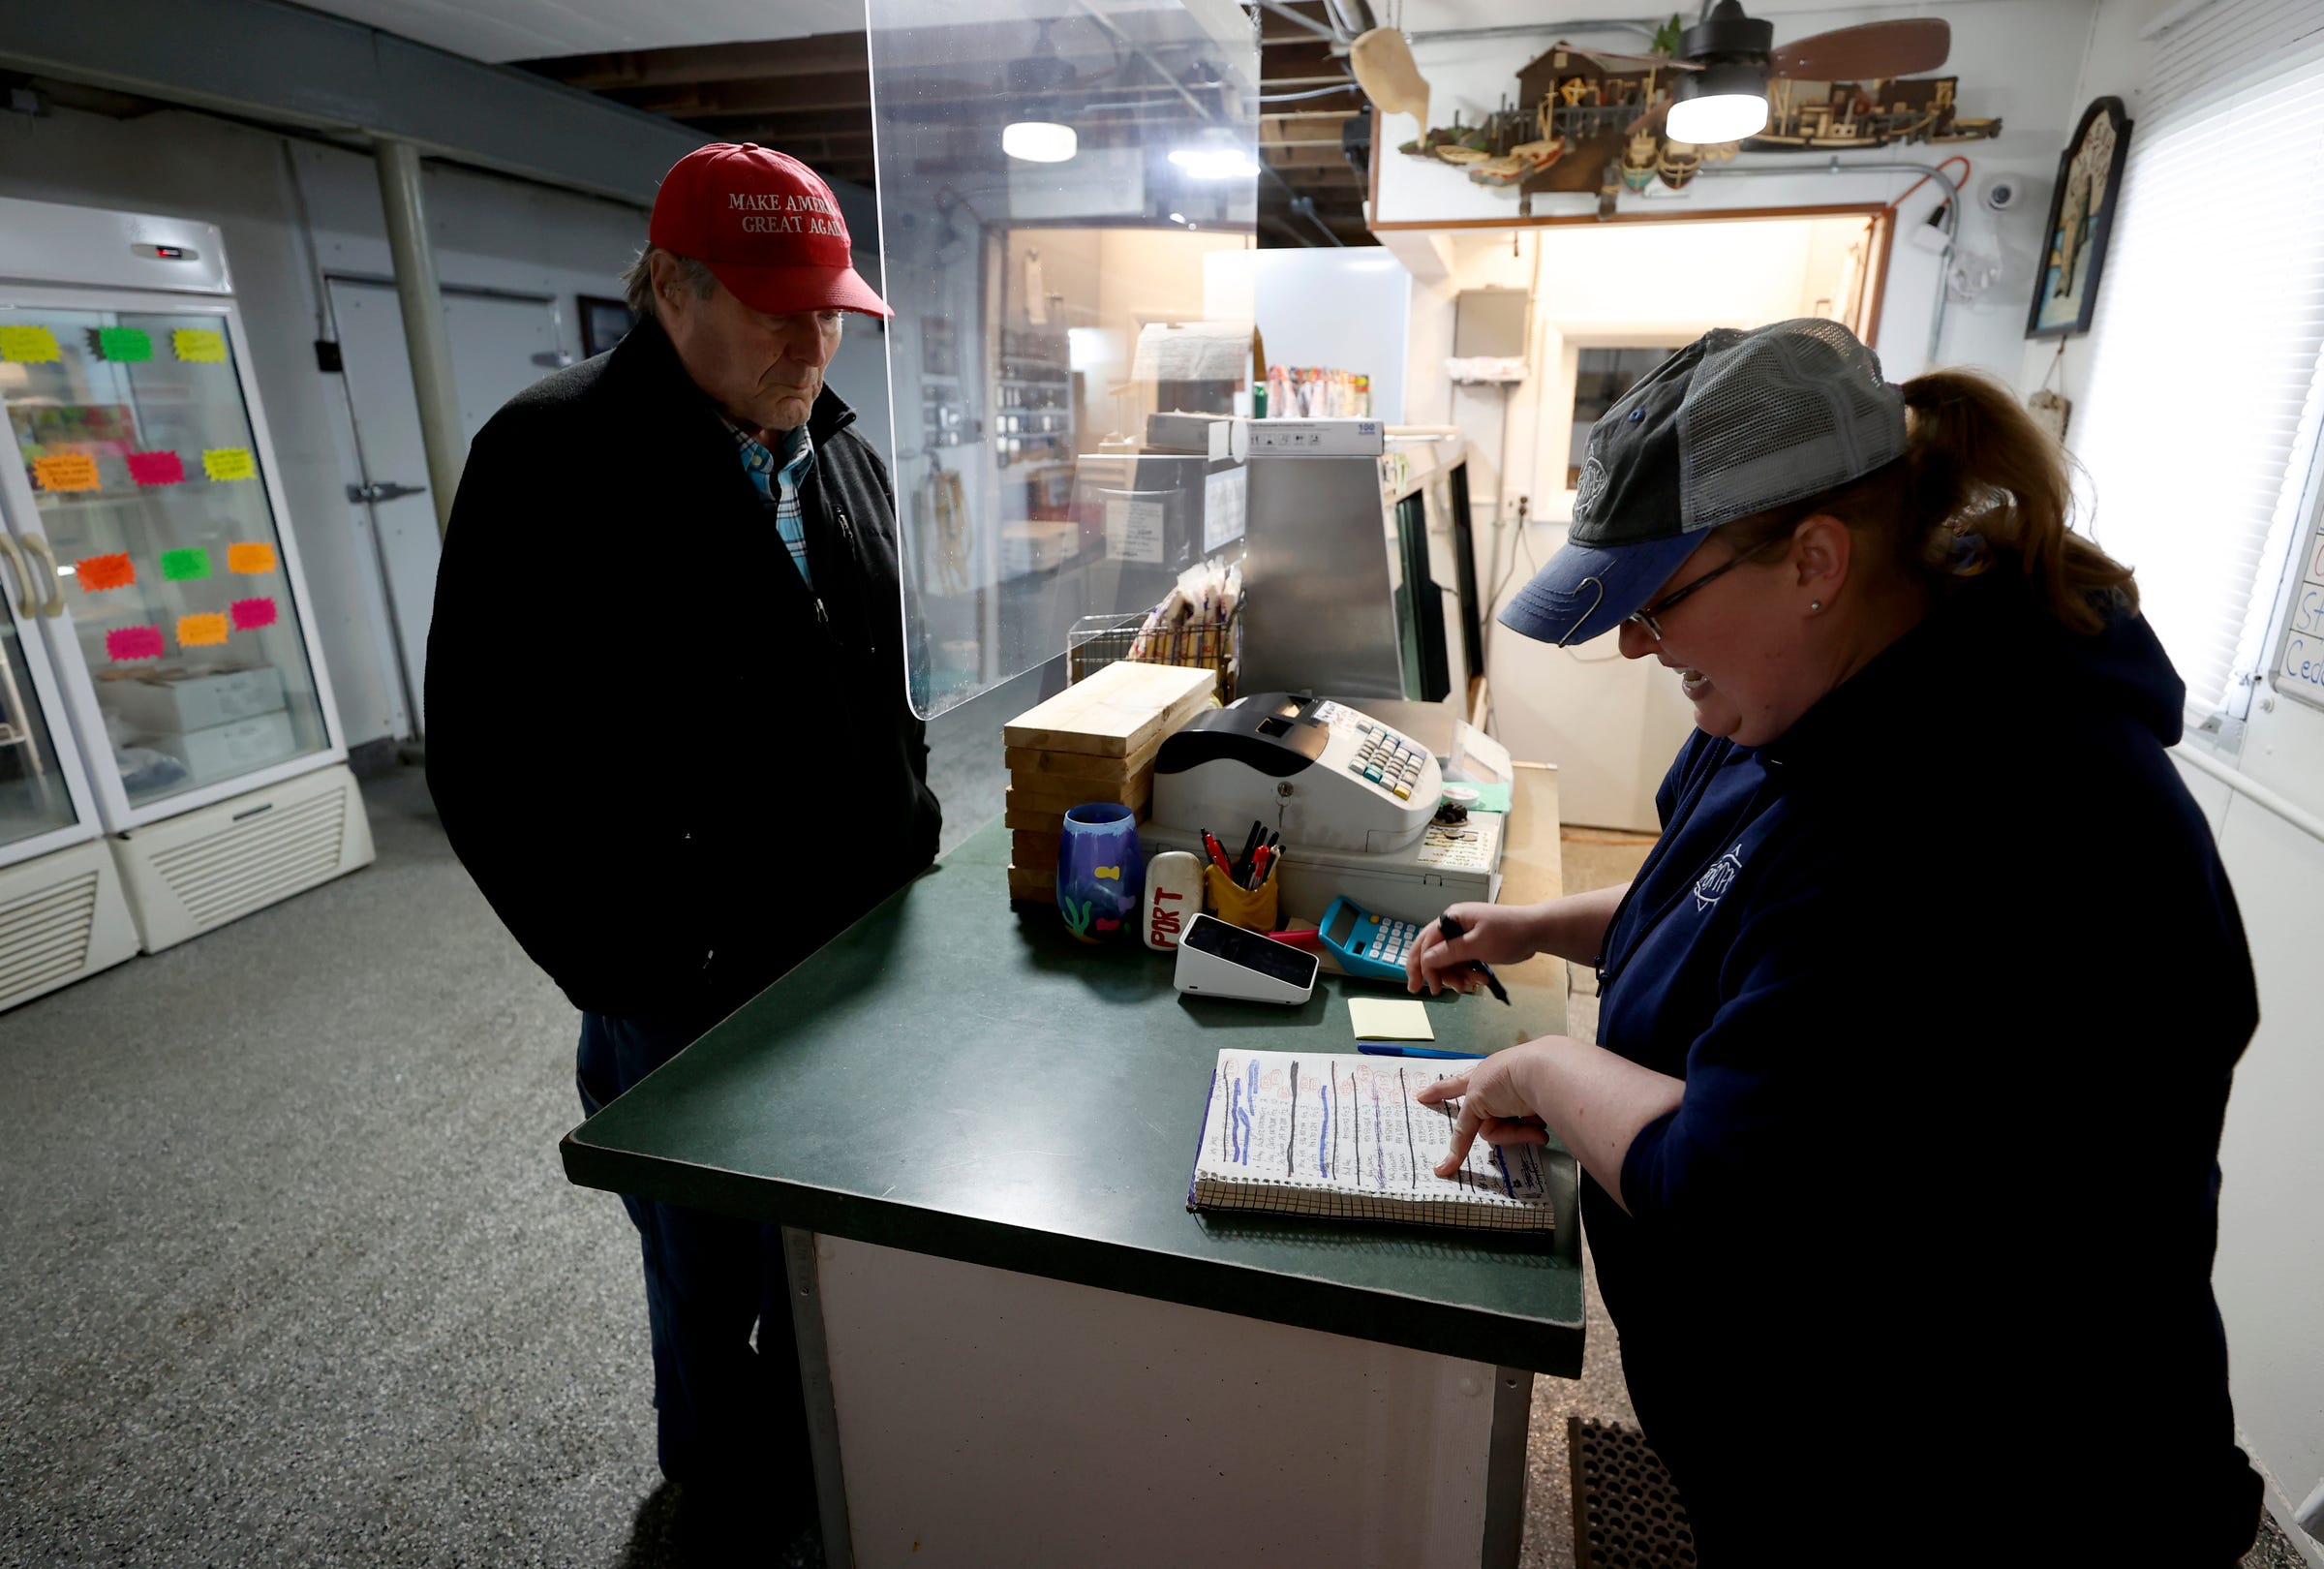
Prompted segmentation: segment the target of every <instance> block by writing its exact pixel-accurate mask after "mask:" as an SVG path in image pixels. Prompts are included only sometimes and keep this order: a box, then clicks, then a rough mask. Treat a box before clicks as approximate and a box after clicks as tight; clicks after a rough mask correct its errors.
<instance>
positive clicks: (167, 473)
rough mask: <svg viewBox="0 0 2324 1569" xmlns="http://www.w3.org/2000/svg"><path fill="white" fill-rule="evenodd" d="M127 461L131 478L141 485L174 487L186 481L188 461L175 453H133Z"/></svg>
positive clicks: (128, 456)
mask: <svg viewBox="0 0 2324 1569" xmlns="http://www.w3.org/2000/svg"><path fill="white" fill-rule="evenodd" d="M127 459H128V463H129V477H131V478H132V479H135V480H136V481H137V482H138V484H140V485H174V484H181V483H183V482H184V480H185V477H186V460H185V459H184V458H181V457H179V456H178V455H177V454H176V453H175V452H131V453H129V454H127Z"/></svg>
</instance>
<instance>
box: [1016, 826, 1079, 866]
mask: <svg viewBox="0 0 2324 1569" xmlns="http://www.w3.org/2000/svg"><path fill="white" fill-rule="evenodd" d="M1064 843H1065V836H1064V835H1063V834H1044V833H1036V832H1033V831H1031V830H1028V829H1024V828H1020V829H1017V830H1015V831H1013V832H1012V833H1011V834H1010V835H1009V864H1010V865H1011V866H1014V867H1019V868H1022V869H1023V870H1024V871H1027V872H1050V873H1055V871H1056V869H1057V852H1058V850H1059V849H1061V848H1062V847H1063V846H1064Z"/></svg>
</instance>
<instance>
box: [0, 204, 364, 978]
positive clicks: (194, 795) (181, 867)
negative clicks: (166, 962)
mask: <svg viewBox="0 0 2324 1569" xmlns="http://www.w3.org/2000/svg"><path fill="white" fill-rule="evenodd" d="M0 407H5V409H6V411H7V415H8V424H9V434H10V436H11V437H12V438H13V439H14V442H15V461H14V462H7V463H0V518H4V519H5V523H6V528H7V533H8V534H9V535H10V536H11V537H12V538H13V549H14V550H15V552H16V554H17V555H19V556H21V557H22V558H23V560H24V561H25V564H26V567H27V569H28V584H29V587H30V589H31V595H30V598H32V599H37V600H38V601H39V605H40V610H39V614H38V615H37V616H36V617H32V618H29V619H30V620H31V621H32V622H33V624H34V625H37V627H38V629H39V635H40V641H41V642H42V644H43V645H44V647H45V651H46V655H47V658H48V660H49V661H50V662H51V663H52V664H53V665H54V667H55V674H56V678H57V680H56V685H57V687H58V688H59V690H60V695H61V698H62V703H63V712H64V714H65V715H66V727H67V728H69V730H70V733H71V738H72V740H71V750H73V751H75V752H76V753H77V754H78V756H79V759H80V761H81V763H82V764H83V770H84V772H85V775H86V779H87V784H88V789H89V791H90V793H91V794H92V795H93V797H94V803H95V806H96V809H97V815H98V817H99V819H100V821H101V822H102V825H103V827H104V828H105V830H106V831H107V833H108V834H110V835H111V836H112V837H111V838H110V839H109V840H108V841H107V843H108V845H109V846H110V848H111V851H112V853H113V855H114V856H115V857H116V859H117V861H118V863H119V867H120V871H121V874H122V878H123V881H124V884H125V887H126V892H127V897H128V902H129V905H130V908H131V909H132V911H133V913H134V915H135V917H136V921H137V927H138V937H139V939H140V941H141V943H142V945H143V946H144V947H145V948H146V950H147V951H149V952H150V951H153V950H157V949H160V948H163V947H167V946H168V945H169V944H171V943H173V942H177V941H182V940H183V939H185V938H189V937H192V936H194V935H196V934H197V933H199V932H200V931H203V930H206V929H207V928H209V927H211V926H215V925H218V924H220V923H222V922H224V921H228V920H231V919H233V918H235V917H236V916H239V915H243V914H247V913H249V912H250V911H251V910H253V909H256V908H260V907H261V906H264V905H267V904H270V903H273V902H274V901H275V900H278V899H281V898H284V897H287V896H288V895H290V894H292V893H296V892H298V891H300V890H301V889H303V888H307V887H311V886H313V885H314V884H316V883H318V882H321V881H323V880H325V879H326V878H328V877H336V876H337V875H339V874H340V873H342V872H345V871H349V870H352V868H354V867H356V866H360V865H363V864H365V863H367V862H368V861H369V860H370V859H371V855H372V850H371V839H370V831H369V828H368V826H367V824H366V823H365V821H364V816H363V810H362V800H361V797H360V794H359V793H358V791H357V789H356V786H355V782H354V778H353V776H352V774H350V773H349V772H348V770H347V767H346V756H347V754H346V748H345V745H344V743H343V740H342V738H341V735H340V730H339V722H338V717H337V714H336V713H335V711H334V710H333V707H332V704H331V695H330V686H329V681H328V678H327V676H326V674H325V672H324V669H323V665H322V661H321V653H320V650H319V649H318V647H317V645H316V640H315V636H314V632H313V629H312V627H311V625H310V624H309V620H308V614H307V602H308V601H307V594H306V585H305V583H304V581H303V580H302V578H301V576H300V573H299V567H298V553H297V548H296V543H295V540H294V538H292V535H291V528H290V525H289V520H288V518H287V516H286V514H285V510H284V508H283V502H282V495H281V490H280V486H279V482H278V479H277V476H276V474H275V469H274V461H273V454H272V452H271V450H270V447H269V445H268V442H267V436H266V424H265V417H264V415H263V414H262V412H261V411H260V405H259V398H258V391H257V387H256V385H255V384H254V381H253V378H252V376H251V372H250V356H249V349H248V345H247V342H246V341H245V338H244V335H243V330H242V323H241V318H240V316H239V313H238V311H237V309H236V306H235V303H234V300H233V297H232V293H231V285H230V279H229V274H228V271H227V267H226V263H225V260H224V256H223V253H222V251H221V249H220V244H219V236H218V231H217V230H216V229H214V228H212V227H211V226H209V225H206V224H198V223H189V222H186V221H184V220H178V219H159V218H145V217H138V216H135V215H129V214H121V213H107V212H100V211H96V210H94V209H90V208H81V207H69V206H59V205H55V204H51V203H46V202H29V201H14V200H0Z"/></svg>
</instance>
